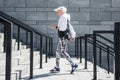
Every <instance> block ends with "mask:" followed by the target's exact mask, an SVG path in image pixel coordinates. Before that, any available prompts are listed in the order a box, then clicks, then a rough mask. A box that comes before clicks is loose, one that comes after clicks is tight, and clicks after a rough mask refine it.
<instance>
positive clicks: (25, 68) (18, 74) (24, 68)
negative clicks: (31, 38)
mask: <svg viewBox="0 0 120 80" xmlns="http://www.w3.org/2000/svg"><path fill="white" fill-rule="evenodd" d="M3 41H4V35H3V33H0V80H5V66H6V65H5V61H6V59H5V58H6V53H4V52H3ZM33 63H34V66H36V65H37V64H39V52H38V51H34V62H33ZM29 69H30V49H29V48H28V49H26V45H22V42H21V43H20V50H17V42H16V40H15V39H12V73H11V80H19V79H20V78H22V77H23V76H24V75H28V76H29Z"/></svg>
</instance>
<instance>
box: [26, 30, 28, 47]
mask: <svg viewBox="0 0 120 80" xmlns="http://www.w3.org/2000/svg"><path fill="white" fill-rule="evenodd" d="M27 48H28V31H26V49H27Z"/></svg>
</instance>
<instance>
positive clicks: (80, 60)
mask: <svg viewBox="0 0 120 80" xmlns="http://www.w3.org/2000/svg"><path fill="white" fill-rule="evenodd" d="M80 63H82V37H81V36H80Z"/></svg>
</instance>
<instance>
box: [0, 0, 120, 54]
mask: <svg viewBox="0 0 120 80" xmlns="http://www.w3.org/2000/svg"><path fill="white" fill-rule="evenodd" d="M119 4H120V0H0V10H1V11H3V12H5V13H7V14H9V15H11V16H13V17H15V18H17V19H19V20H20V21H23V22H25V23H27V24H28V25H30V26H31V27H34V28H36V29H38V30H39V31H41V32H43V33H45V34H47V35H49V36H52V37H53V38H54V52H55V49H56V43H57V35H56V34H57V32H56V31H53V30H52V29H51V28H50V25H51V24H53V23H55V24H57V20H58V17H57V15H56V13H55V12H54V11H53V9H54V8H56V7H59V6H66V7H67V8H68V13H70V14H71V17H72V18H71V23H72V25H73V26H74V29H75V31H76V32H77V36H78V35H84V34H88V33H92V31H93V30H113V29H114V28H113V24H114V21H120V16H119V15H120V5H119ZM23 33H24V32H23ZM73 46H74V43H72V42H69V44H68V49H69V53H70V54H71V55H74V47H73Z"/></svg>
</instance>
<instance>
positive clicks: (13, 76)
mask: <svg viewBox="0 0 120 80" xmlns="http://www.w3.org/2000/svg"><path fill="white" fill-rule="evenodd" d="M16 76H18V74H17V73H11V80H19V77H16ZM0 80H5V73H1V74H0Z"/></svg>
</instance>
